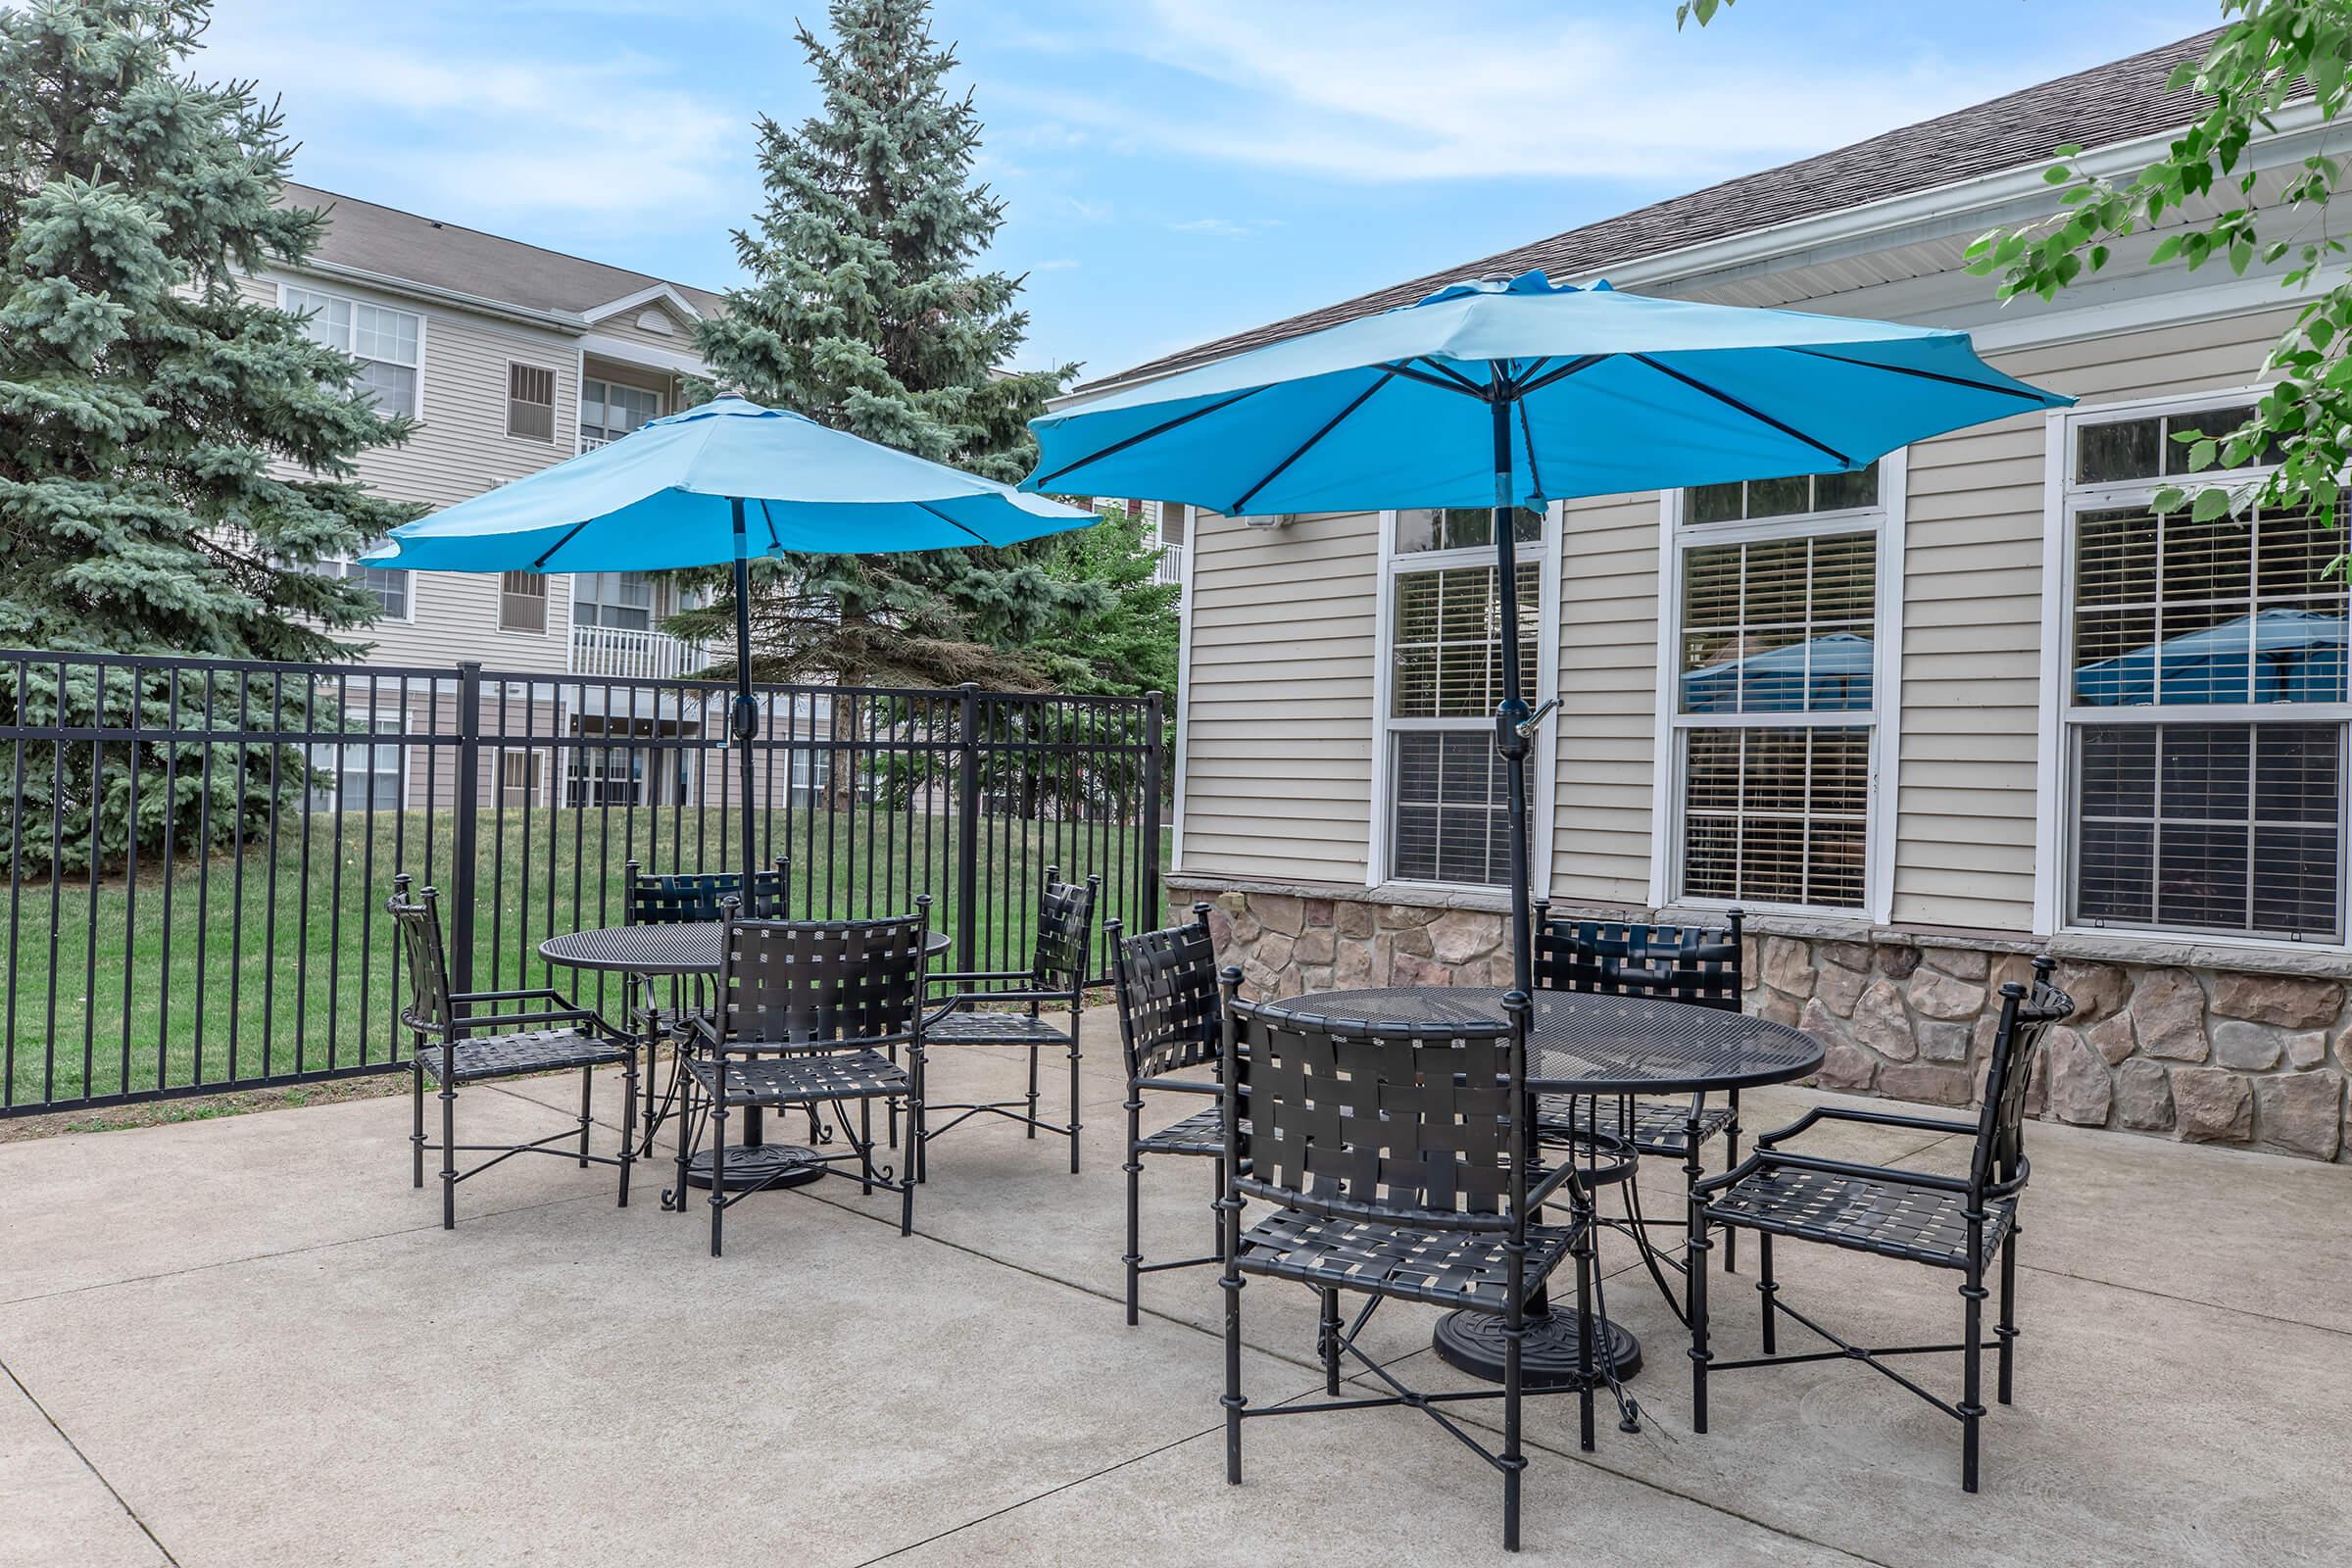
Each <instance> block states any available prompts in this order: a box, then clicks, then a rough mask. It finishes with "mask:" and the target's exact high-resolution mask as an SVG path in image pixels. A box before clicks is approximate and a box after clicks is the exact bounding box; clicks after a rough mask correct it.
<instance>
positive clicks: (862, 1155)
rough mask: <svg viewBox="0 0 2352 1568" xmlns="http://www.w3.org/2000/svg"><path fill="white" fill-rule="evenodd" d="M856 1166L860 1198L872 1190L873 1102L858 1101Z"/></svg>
mask: <svg viewBox="0 0 2352 1568" xmlns="http://www.w3.org/2000/svg"><path fill="white" fill-rule="evenodd" d="M858 1170H859V1171H860V1172H862V1176H861V1179H860V1180H859V1181H858V1196H859V1197H860V1198H862V1197H864V1196H865V1195H866V1194H868V1193H870V1192H872V1191H873V1190H874V1103H873V1102H872V1101H870V1100H860V1101H859V1102H858Z"/></svg>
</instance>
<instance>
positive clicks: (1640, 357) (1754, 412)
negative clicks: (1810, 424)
mask: <svg viewBox="0 0 2352 1568" xmlns="http://www.w3.org/2000/svg"><path fill="white" fill-rule="evenodd" d="M1634 359H1635V360H1636V361H1637V362H1638V363H1640V364H1642V365H1646V366H1648V367H1649V368H1651V369H1653V370H1655V371H1657V372H1658V373H1659V374H1660V375H1668V376H1672V377H1673V378H1674V379H1675V380H1677V381H1680V382H1682V383H1683V385H1685V386H1687V387H1689V388H1691V390H1692V391H1693V392H1704V393H1705V394H1706V395H1707V396H1708V397H1711V398H1713V399H1714V400H1715V401H1716V402H1718V403H1720V404H1722V405H1724V406H1725V407H1726V408H1730V409H1737V410H1739V411H1740V413H1741V414H1744V415H1746V416H1747V417H1749V418H1751V419H1755V420H1758V421H1760V422H1761V423H1764V424H1769V425H1771V426H1772V427H1773V428H1774V429H1775V430H1778V431H1780V432H1781V434H1783V435H1786V436H1793V437H1795V438H1796V439H1797V440H1799V441H1802V442H1803V443H1804V444H1805V445H1807V446H1809V447H1811V448H1812V449H1813V450H1814V451H1816V452H1825V453H1827V454H1829V455H1830V456H1831V457H1833V458H1836V459H1837V460H1838V466H1839V467H1841V468H1850V467H1852V466H1854V460H1853V459H1851V458H1849V457H1847V456H1846V455H1845V454H1844V453H1842V452H1840V451H1838V449H1837V448H1836V447H1834V446H1831V445H1830V444H1829V443H1827V442H1826V441H1816V440H1814V439H1813V438H1812V437H1811V436H1809V435H1807V434H1805V432H1804V431H1802V430H1799V429H1798V428H1797V427H1796V426H1795V425H1792V424H1784V423H1783V422H1782V421H1780V420H1779V419H1776V418H1774V417H1772V416H1771V415H1769V414H1766V413H1765V412H1764V411H1763V410H1761V409H1758V408H1752V407H1750V406H1749V405H1747V404H1745V403H1742V402H1740V400H1739V399H1738V398H1736V397H1734V396H1732V395H1731V394H1730V393H1729V392H1725V391H1721V390H1719V389H1717V388H1715V387H1711V386H1709V385H1707V383H1706V382H1704V381H1701V380H1699V379H1698V378H1697V377H1695V376H1690V375H1685V374H1684V373H1683V372H1682V371H1680V370H1678V369H1676V368H1674V367H1673V366H1671V365H1661V364H1659V363H1658V362H1657V361H1656V360H1653V359H1651V358H1650V357H1649V356H1648V355H1646V354H1637V355H1635V356H1634Z"/></svg>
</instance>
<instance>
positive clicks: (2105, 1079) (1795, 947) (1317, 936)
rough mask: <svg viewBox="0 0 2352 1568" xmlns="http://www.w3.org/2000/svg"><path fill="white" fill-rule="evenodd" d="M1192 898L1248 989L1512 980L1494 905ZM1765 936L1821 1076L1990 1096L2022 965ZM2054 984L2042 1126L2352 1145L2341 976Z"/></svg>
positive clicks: (1179, 904)
mask: <svg viewBox="0 0 2352 1568" xmlns="http://www.w3.org/2000/svg"><path fill="white" fill-rule="evenodd" d="M1212 895H1213V897H1212ZM1196 898H1208V899H1210V903H1211V909H1210V916H1209V919H1210V924H1211V926H1212V928H1213V929H1214V931H1215V935H1216V939H1217V951H1218V954H1219V956H1220V957H1221V958H1222V960H1223V961H1225V962H1228V963H1239V964H1240V965H1241V968H1242V974H1243V980H1244V984H1245V985H1246V986H1247V988H1248V990H1249V991H1250V994H1253V995H1260V996H1281V995H1286V994H1290V993H1295V992H1299V991H1330V990H1345V989H1348V988H1349V987H1355V986H1382V985H1448V984H1451V985H1508V984H1509V983H1510V972H1511V962H1510V957H1509V952H1508V947H1507V942H1506V937H1507V933H1506V929H1505V921H1504V919H1503V916H1502V915H1501V914H1500V913H1499V912H1496V911H1495V910H1492V909H1478V908H1452V907H1427V906H1423V905H1414V904H1398V903H1393V902H1374V901H1372V900H1368V899H1363V898H1340V897H1330V898H1322V897H1315V896H1313V895H1312V894H1299V893H1279V892H1264V891H1224V892H1216V891H1214V890H1213V889H1202V890H1200V891H1198V892H1194V891H1187V890H1183V889H1179V890H1177V891H1174V892H1171V894H1170V896H1169V901H1170V905H1171V914H1172V916H1173V917H1174V918H1177V919H1183V918H1188V917H1189V910H1190V908H1191V906H1192V904H1193V902H1194V901H1195V899H1196ZM1766 923H1767V922H1765V921H1762V920H1756V919H1751V921H1750V922H1749V928H1750V933H1751V934H1750V936H1749V938H1748V941H1747V950H1746V954H1745V957H1744V971H1743V972H1744V974H1745V977H1746V983H1747V988H1748V989H1747V1010H1748V1011H1750V1012H1753V1013H1758V1014H1760V1015H1762V1016H1764V1017H1767V1018H1774V1019H1778V1020H1779V1021H1781V1022H1783V1023H1789V1024H1794V1025H1796V1026H1797V1027H1799V1028H1801V1029H1804V1030H1806V1031H1807V1032H1809V1033H1811V1034H1813V1035H1815V1036H1816V1037H1818V1038H1819V1039H1820V1040H1821V1041H1822V1042H1823V1045H1824V1047H1825V1048H1826V1053H1827V1054H1826V1055H1825V1057H1824V1060H1823V1062H1822V1068H1821V1071H1820V1073H1819V1074H1818V1075H1816V1077H1815V1079H1814V1082H1816V1083H1818V1084H1819V1085H1820V1086H1821V1087H1822V1088H1825V1089H1835V1090H1840V1091H1844V1092H1848V1093H1861V1094H1879V1095H1887V1096H1890V1097H1892V1098H1895V1099H1899V1100H1917V1101H1928V1102H1932V1103H1936V1104H1944V1105H1965V1104H1968V1103H1971V1102H1972V1101H1974V1100H1975V1099H1976V1097H1977V1092H1978V1089H1979V1087H1980V1085H1981V1083H1982V1080H1983V1075H1984V1071H1985V1060H1986V1054H1987V1052H1988V1050H1989V1047H1990V1044H1991V1040H1992V1034H1993V1029H1994V1026H1995V1023H1996V1020H1997V1018H1998V1015H1999V1011H2000V987H2001V985H2002V983H2003V982H2005V981H2008V980H2012V979H2020V978H2023V977H2024V976H2025V975H2026V974H2028V973H2029V972H2030V960H2029V958H2028V956H2027V955H2025V954H2024V953H2021V952H2016V951H1998V952H1994V951H1987V948H1986V947H1981V946H1970V945H1968V944H1967V942H1966V941H1965V940H1961V939H1956V938H1951V937H1945V936H1940V935H1938V936H1934V937H1929V936H1924V935H1921V934H1917V933H1910V932H1903V931H1878V932H1873V933H1872V934H1871V935H1870V936H1869V938H1868V939H1867V940H1861V939H1850V940H1849V939H1839V938H1828V937H1819V936H1810V935H1797V934H1788V933H1782V932H1776V931H1771V930H1763V931H1758V930H1756V927H1757V926H1759V925H1763V924H1766ZM2016 946H2018V945H2017V944H2015V943H2010V944H2007V948H2008V949H2011V950H2013V949H2014V948H2015V947H2016ZM2057 983H2058V985H2059V986H2060V988H2061V989H2063V990H2065V991H2066V992H2067V993H2068V994H2069V995H2070V996H2072V997H2073V998H2074V1000H2075V1015H2074V1017H2073V1018H2072V1019H2071V1020H2070V1021H2069V1022H2068V1023H2067V1024H2066V1025H2064V1026H2061V1027H2059V1028H2057V1029H2054V1030H2052V1031H2051V1033H2050V1037H2049V1040H2048V1043H2047V1046H2046V1048H2045V1050H2044V1051H2043V1053H2042V1058H2041V1064H2040V1066H2039V1068H2038V1070H2037V1072H2036V1074H2035V1077H2036V1082H2035V1084H2034V1090H2033V1098H2032V1101H2031V1105H2032V1108H2033V1109H2034V1113H2035V1114H2037V1115H2040V1116H2043V1117H2047V1118H2051V1119H2055V1120H2059V1121H2065V1122H2071V1123H2073V1124H2075V1125H2078V1126H2086V1127H2115V1128H2120V1129H2124V1130H2126V1131H2131V1132H2138V1133H2149V1134H2155V1135H2158V1136H2168V1137H2173V1138H2178V1139H2181V1140H2184V1141H2188V1142H2195V1143H2219V1144H2238V1145H2245V1146H2249V1147H2254V1148H2260V1149H2266V1150H2272V1151H2276V1152H2284V1153H2291V1154H2300V1155H2303V1156H2305V1157H2307V1158H2312V1159H2329V1160H2332V1159H2337V1158H2341V1157H2344V1156H2345V1154H2346V1152H2347V1148H2348V1146H2352V1128H2348V1127H2347V1121H2348V1120H2352V1107H2348V1106H2347V1105H2346V1103H2345V1094H2344V1084H2345V1077H2346V1074H2347V1072H2352V1015H2348V1011H2347V1002H2348V1000H2352V996H2348V992H2347V987H2346V986H2345V985H2344V984H2343V983H2342V982H2340V981H2337V980H2333V979H2327V978H2319V977H2311V976H2299V975H2274V974H2251V973H2239V972H2234V971H2230V970H2226V969H2218V968H2203V967H2194V968H2192V967H2183V966H2178V965H2172V964H2139V963H2128V962H2105V961H2095V960H2090V959H2082V958H2062V959H2061V960H2060V962H2059V965H2058V973H2057Z"/></svg>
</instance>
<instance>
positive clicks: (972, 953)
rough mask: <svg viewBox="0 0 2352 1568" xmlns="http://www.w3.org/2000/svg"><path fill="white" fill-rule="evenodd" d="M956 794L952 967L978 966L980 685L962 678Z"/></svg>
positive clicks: (972, 968)
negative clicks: (954, 906)
mask: <svg viewBox="0 0 2352 1568" xmlns="http://www.w3.org/2000/svg"><path fill="white" fill-rule="evenodd" d="M956 691H957V692H958V693H959V694H960V695H961V697H962V699H963V704H962V715H961V717H960V718H959V719H958V721H957V723H956V733H957V736H958V739H959V740H960V742H961V752H960V759H959V761H958V763H957V767H956V773H957V780H956V968H958V969H962V970H965V971H967V972H968V971H970V970H974V969H977V968H979V967H980V961H979V956H980V950H979V941H980V687H979V684H978V683H977V682H975V681H968V680H967V681H965V682H964V683H963V684H962V685H961V686H959V687H957V688H956Z"/></svg>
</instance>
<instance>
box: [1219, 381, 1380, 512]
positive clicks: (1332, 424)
mask: <svg viewBox="0 0 2352 1568" xmlns="http://www.w3.org/2000/svg"><path fill="white" fill-rule="evenodd" d="M1396 375H1397V372H1396V371H1394V370H1388V371H1384V372H1382V374H1381V377H1380V379H1379V380H1377V381H1375V382H1373V383H1372V384H1371V385H1370V386H1368V387H1366V388H1364V389H1363V390H1362V391H1361V392H1358V393H1357V394H1356V395H1355V396H1354V397H1353V398H1352V399H1350V400H1349V401H1348V406H1347V407H1346V408H1344V409H1342V410H1341V411H1340V412H1339V413H1337V414H1335V415H1333V416H1332V417H1330V418H1328V419H1326V420H1324V421H1323V428H1322V429H1320V430H1317V431H1316V432H1315V433H1314V434H1313V435H1310V436H1308V437H1307V438H1306V439H1305V440H1304V441H1301V442H1300V443H1299V445H1298V446H1297V447H1295V448H1293V449H1292V451H1291V455H1290V456H1289V457H1287V458H1285V459H1283V460H1282V461H1281V462H1280V463H1277V464H1276V465H1274V466H1273V467H1272V468H1270V469H1268V470H1267V471H1266V476H1265V477H1264V478H1262V479H1260V480H1258V481H1257V483H1255V484H1253V485H1251V486H1250V488H1249V489H1247V490H1245V491H1243V492H1242V493H1241V494H1240V495H1239V496H1237V497H1236V498H1235V499H1234V503H1233V505H1232V506H1230V507H1227V508H1226V509H1225V515H1227V516H1228V517H1238V516H1240V515H1242V509H1243V508H1245V507H1247V506H1249V505H1250V502H1251V501H1252V500H1254V499H1256V496H1257V493H1258V492H1259V491H1260V490H1263V489H1264V488H1265V487H1266V486H1268V485H1270V484H1272V483H1273V482H1274V481H1275V480H1277V479H1279V478H1281V477H1282V475H1283V473H1284V471H1285V470H1286V469H1288V468H1289V467H1290V466H1291V465H1292V464H1294V463H1297V462H1298V461H1299V459H1300V458H1303V457H1305V456H1306V455H1307V454H1308V453H1309V452H1311V451H1313V450H1314V448H1315V444H1316V443H1317V442H1319V441H1321V440H1322V439H1323V438H1324V437H1325V436H1327V435H1329V434H1331V432H1332V431H1334V430H1336V429H1338V428H1339V427H1340V423H1341V421H1342V420H1344V419H1346V418H1347V417H1348V416H1349V415H1350V414H1353V413H1354V412H1355V411H1356V410H1358V409H1360V408H1362V407H1363V406H1364V405H1365V404H1366V403H1367V402H1369V401H1370V400H1371V397H1372V394H1373V393H1375V392H1377V391H1379V390H1380V389H1381V388H1382V387H1384V386H1387V385H1388V384H1389V383H1390V382H1391V381H1392V380H1394V379H1396Z"/></svg>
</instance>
